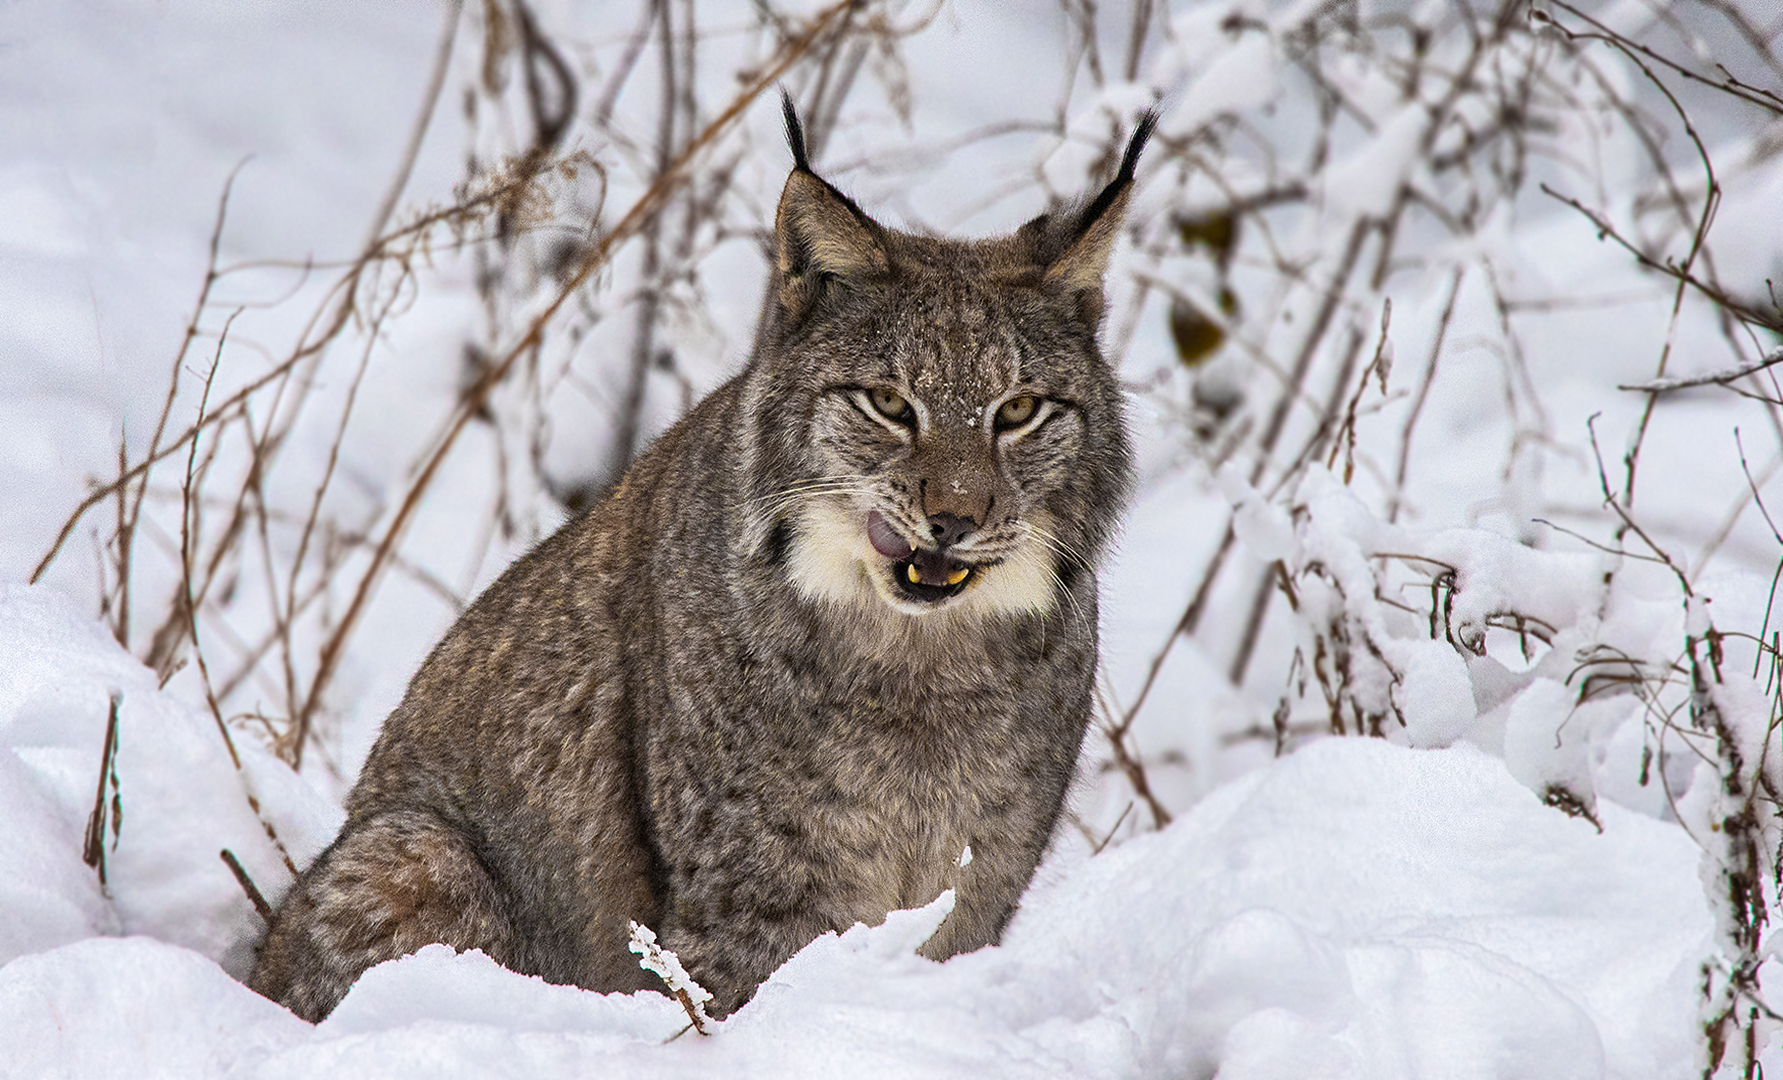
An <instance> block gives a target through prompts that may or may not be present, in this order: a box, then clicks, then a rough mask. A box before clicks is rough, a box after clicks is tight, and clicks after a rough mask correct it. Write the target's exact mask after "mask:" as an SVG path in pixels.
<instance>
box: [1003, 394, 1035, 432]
mask: <svg viewBox="0 0 1783 1080" xmlns="http://www.w3.org/2000/svg"><path fill="white" fill-rule="evenodd" d="M1039 407H1040V399H1039V398H1037V397H1035V396H1034V395H1032V394H1023V395H1022V396H1020V397H1012V398H1010V399H1009V400H1008V401H1005V402H1004V403H1003V405H1002V407H1001V408H999V409H998V410H997V430H998V431H1008V430H1009V429H1010V428H1014V427H1020V426H1022V425H1023V424H1025V423H1027V422H1028V421H1029V420H1031V419H1033V417H1034V410H1036V409H1038V408H1039Z"/></svg>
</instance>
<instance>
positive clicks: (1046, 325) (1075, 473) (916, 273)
mask: <svg viewBox="0 0 1783 1080" xmlns="http://www.w3.org/2000/svg"><path fill="white" fill-rule="evenodd" d="M788 116H789V120H788V141H789V143H790V144H791V145H792V147H793V153H794V157H795V162H796V167H795V168H794V170H793V173H792V176H791V177H789V178H788V180H787V183H786V190H785V192H784V193H783V194H782V195H781V199H780V208H779V212H778V214H777V215H776V218H775V223H774V255H775V261H774V277H773V282H772V285H771V288H770V296H769V302H768V303H767V304H766V305H765V307H764V311H763V316H762V321H761V325H760V328H759V330H758V333H757V339H756V346H755V352H754V356H753V357H752V359H751V361H750V366H749V368H748V369H747V371H746V372H745V374H744V376H743V379H744V385H743V397H742V401H743V412H742V418H743V420H744V423H745V427H746V429H747V435H746V438H745V440H744V445H743V447H742V453H743V454H745V455H746V457H747V461H746V466H747V467H746V469H745V473H746V474H747V475H749V476H750V477H752V486H751V490H750V491H749V492H748V503H747V505H748V506H749V507H750V510H749V511H748V513H747V520H746V521H745V522H743V525H744V528H743V533H744V535H745V536H747V537H748V538H749V540H748V541H747V543H748V544H749V547H750V549H751V553H752V554H754V555H756V556H758V557H763V558H766V559H767V560H768V562H769V563H770V565H774V566H778V567H780V569H781V572H783V573H784V574H785V580H786V581H787V583H788V584H790V585H791V586H792V587H793V588H794V589H796V590H797V591H798V592H799V593H800V594H801V595H802V596H804V597H805V598H806V599H807V600H810V601H816V602H823V603H828V604H836V605H842V606H844V607H846V608H851V609H857V610H859V609H864V610H865V612H866V613H867V615H868V617H869V618H871V617H873V616H881V617H883V616H886V615H888V614H892V615H893V617H894V618H901V617H905V616H911V617H917V618H918V619H920V620H922V623H923V625H925V626H936V625H938V624H937V623H935V622H933V621H932V620H934V619H936V618H940V619H941V620H942V622H944V623H945V622H955V623H956V625H957V626H961V627H963V626H965V625H966V624H964V623H957V620H956V619H955V617H956V616H958V617H973V616H977V617H983V616H989V615H1020V614H1045V613H1047V612H1048V611H1050V610H1052V609H1053V608H1054V607H1055V606H1056V605H1057V604H1059V603H1060V602H1066V603H1070V604H1074V605H1077V606H1078V608H1079V614H1080V615H1081V614H1084V611H1083V608H1084V607H1085V606H1090V605H1093V604H1094V588H1093V567H1094V565H1095V563H1096V561H1097V559H1098V557H1099V556H1100V555H1101V553H1102V549H1103V548H1104V547H1105V546H1106V543H1107V541H1108V538H1109V535H1110V533H1111V532H1112V531H1113V528H1114V524H1115V520H1116V518H1117V516H1118V515H1119V513H1120V509H1121V507H1122V505H1123V503H1124V501H1125V496H1126V493H1127V488H1128V485H1129V481H1130V474H1131V471H1132V454H1131V451H1130V450H1129V448H1128V445H1127V437H1126V429H1125V424H1124V420H1123V416H1122V408H1121V393H1120V387H1119V381H1118V379H1117V378H1116V376H1115V374H1114V372H1113V370H1112V369H1111V368H1110V366H1109V365H1108V363H1107V361H1105V360H1104V359H1103V358H1102V355H1101V352H1100V350H1099V349H1098V347H1097V344H1096V334H1097V331H1098V329H1099V327H1100V324H1101V321H1102V309H1103V295H1102V277H1103V272H1104V269H1105V267H1106V265H1107V262H1108V254H1109V251H1110V249H1111V248H1112V247H1113V245H1114V240H1115V236H1116V233H1117V231H1118V229H1119V227H1120V221H1121V216H1122V214H1123V213H1124V211H1125V209H1126V203H1127V197H1128V194H1129V192H1130V190H1131V188H1132V181H1133V167H1134V164H1135V162H1136V161H1137V159H1138V155H1139V152H1140V150H1141V149H1142V148H1143V147H1144V145H1145V141H1146V138H1147V137H1148V136H1149V135H1150V133H1151V125H1152V123H1153V119H1152V118H1148V119H1145V120H1142V122H1141V125H1140V127H1139V129H1138V130H1137V131H1136V132H1135V134H1134V138H1133V140H1132V142H1131V143H1129V145H1128V149H1127V153H1126V155H1125V156H1124V157H1123V159H1122V161H1121V168H1120V171H1119V173H1118V175H1117V176H1116V177H1115V179H1114V181H1113V182H1112V183H1110V184H1109V185H1108V186H1107V187H1106V188H1104V189H1103V190H1102V191H1101V193H1100V194H1098V195H1097V196H1096V197H1095V198H1094V199H1091V200H1088V201H1087V202H1085V203H1084V204H1082V205H1080V206H1079V207H1077V208H1074V209H1068V210H1065V211H1063V212H1060V213H1056V214H1043V215H1041V216H1040V217H1038V218H1035V219H1034V220H1032V221H1030V222H1028V223H1027V224H1026V225H1024V226H1022V227H1021V228H1020V229H1018V230H1017V231H1016V232H1015V233H1013V234H1011V235H1009V236H1004V237H999V238H995V239H990V240H970V241H956V240H944V239H939V238H936V237H931V236H913V235H909V234H906V233H900V232H897V231H894V230H891V229H887V228H885V227H883V226H881V225H880V224H879V223H878V222H876V221H874V220H873V219H872V218H871V217H868V216H867V214H866V213H865V212H864V211H862V210H861V209H860V207H858V206H856V205H855V204H854V202H853V201H852V200H850V199H849V198H848V197H847V196H845V195H843V194H842V193H841V192H839V191H837V190H836V189H835V188H834V187H832V186H831V185H830V184H829V183H827V182H826V181H824V180H823V179H821V178H820V177H818V176H817V174H815V173H814V172H812V171H811V168H810V163H809V162H808V161H806V160H805V157H804V140H803V137H802V135H801V134H800V132H799V131H798V129H797V126H796V120H795V119H793V118H792V117H791V113H790V110H789V112H788ZM1079 581H1086V583H1088V584H1089V585H1090V587H1089V588H1088V589H1081V588H1079V587H1078V582H1079ZM845 625H852V624H845ZM906 629H908V627H906Z"/></svg>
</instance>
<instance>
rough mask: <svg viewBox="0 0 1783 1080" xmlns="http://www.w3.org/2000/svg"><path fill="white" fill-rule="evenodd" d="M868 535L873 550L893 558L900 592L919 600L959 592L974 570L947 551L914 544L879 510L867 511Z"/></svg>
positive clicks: (893, 572) (894, 579) (895, 582)
mask: <svg viewBox="0 0 1783 1080" xmlns="http://www.w3.org/2000/svg"><path fill="white" fill-rule="evenodd" d="M867 539H868V541H870V542H871V543H872V545H873V548H874V550H876V551H878V552H879V554H881V555H883V556H885V557H886V558H888V559H890V560H892V564H891V577H892V584H893V585H895V586H896V587H897V590H898V592H899V594H900V595H902V596H903V597H904V598H905V599H908V600H914V601H916V602H917V603H919V604H938V603H940V602H941V601H943V600H946V599H947V598H948V597H950V596H958V595H959V594H960V592H961V591H962V590H964V589H965V587H966V584H967V582H969V581H971V580H972V575H973V573H974V572H975V571H974V569H973V568H972V567H971V566H968V565H967V564H966V563H963V562H961V561H959V560H958V559H956V558H954V557H953V556H951V555H948V554H947V553H946V552H945V551H929V550H926V549H924V548H915V547H911V546H910V544H909V542H908V541H906V540H905V539H904V538H903V537H902V536H900V535H898V532H897V530H895V529H893V528H892V527H891V524H890V523H889V522H887V521H886V520H885V518H884V516H882V515H881V514H880V513H879V511H877V510H875V511H873V512H872V513H871V514H868V515H867Z"/></svg>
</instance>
